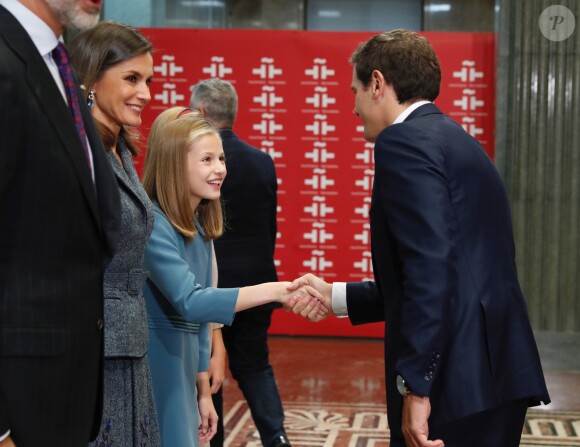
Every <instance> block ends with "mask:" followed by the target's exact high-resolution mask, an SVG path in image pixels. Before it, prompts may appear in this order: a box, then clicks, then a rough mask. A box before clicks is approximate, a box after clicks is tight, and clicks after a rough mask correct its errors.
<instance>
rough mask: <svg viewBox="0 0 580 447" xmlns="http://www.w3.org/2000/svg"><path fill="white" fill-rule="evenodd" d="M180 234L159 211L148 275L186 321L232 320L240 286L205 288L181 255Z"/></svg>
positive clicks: (147, 262) (147, 258) (147, 251)
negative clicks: (198, 281) (197, 280)
mask: <svg viewBox="0 0 580 447" xmlns="http://www.w3.org/2000/svg"><path fill="white" fill-rule="evenodd" d="M178 237H179V236H178V235H177V233H176V232H175V231H174V230H173V227H172V226H171V224H170V223H169V222H168V221H167V219H166V218H165V216H163V215H162V214H160V213H156V214H155V223H154V224H153V232H152V234H151V237H150V238H149V241H148V243H147V246H146V248H145V259H144V263H143V265H144V269H145V270H148V271H149V279H150V280H151V281H152V282H153V283H154V284H155V286H156V287H157V288H158V289H159V291H160V292H161V293H162V294H163V296H164V297H165V298H166V299H167V300H168V301H169V303H170V304H171V305H172V306H173V308H174V309H175V310H176V311H177V312H178V313H179V314H180V315H181V316H182V317H183V319H185V320H186V321H189V322H191V323H207V322H211V321H214V322H218V323H224V324H231V323H232V321H233V319H234V309H235V306H236V301H237V299H238V291H239V289H237V288H233V289H214V288H211V287H208V288H205V289H204V288H203V287H202V286H201V285H200V284H199V283H197V282H196V280H195V275H194V274H193V272H191V270H190V269H189V265H188V264H187V262H186V261H185V260H184V259H183V258H182V257H181V254H180V251H179V245H178V239H177V238H178Z"/></svg>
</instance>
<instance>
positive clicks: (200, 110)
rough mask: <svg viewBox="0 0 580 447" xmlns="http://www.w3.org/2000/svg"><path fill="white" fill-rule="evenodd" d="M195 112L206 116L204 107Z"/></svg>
mask: <svg viewBox="0 0 580 447" xmlns="http://www.w3.org/2000/svg"><path fill="white" fill-rule="evenodd" d="M197 110H198V111H199V113H200V115H201V116H206V115H207V113H206V111H205V108H204V107H200V108H198V109H197Z"/></svg>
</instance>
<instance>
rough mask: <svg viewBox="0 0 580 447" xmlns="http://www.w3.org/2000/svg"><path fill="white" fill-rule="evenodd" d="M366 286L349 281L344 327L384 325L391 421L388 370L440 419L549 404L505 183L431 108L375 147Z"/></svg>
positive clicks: (391, 392) (386, 133)
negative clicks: (370, 276) (517, 403)
mask: <svg viewBox="0 0 580 447" xmlns="http://www.w3.org/2000/svg"><path fill="white" fill-rule="evenodd" d="M370 222H371V246H372V253H373V267H374V275H375V281H376V282H375V283H359V284H356V283H349V284H348V285H347V306H348V312H349V318H350V319H351V322H352V323H353V324H361V323H366V322H372V321H380V320H383V321H385V322H386V334H385V349H386V353H385V355H386V361H385V363H386V388H387V407H388V415H389V424H390V427H391V430H392V431H393V434H394V435H395V436H399V437H400V436H401V435H400V427H401V409H402V398H401V396H400V394H399V393H398V392H397V388H396V380H395V378H396V375H398V374H400V375H401V376H402V377H403V378H404V379H405V380H406V381H407V384H408V386H409V388H410V389H411V390H412V391H414V392H415V393H417V394H420V395H424V396H429V397H430V401H431V406H432V413H431V418H430V424H432V425H433V426H434V425H438V424H441V423H444V422H448V421H452V420H455V419H458V418H461V417H463V416H466V415H469V414H473V413H476V412H480V411H484V410H488V409H493V408H495V407H497V406H499V405H501V404H502V403H507V402H510V401H513V400H516V399H520V398H528V397H529V398H530V405H532V404H537V403H538V401H540V400H541V401H544V402H549V396H548V392H547V390H546V385H545V382H544V377H543V373H542V369H541V365H540V360H539V356H538V351H537V348H536V344H535V341H534V338H533V334H532V329H531V326H530V323H529V319H528V316H527V308H526V303H525V301H524V298H523V296H522V292H521V290H520V286H519V283H518V278H517V272H516V265H515V252H514V240H513V233H512V224H511V217H510V210H509V204H508V199H507V194H506V191H505V187H504V184H503V182H502V180H501V178H500V176H499V174H498V172H497V170H496V169H495V167H494V165H493V163H492V162H491V160H490V159H489V158H488V156H487V155H486V154H485V152H484V150H483V148H482V147H481V145H480V144H479V143H478V142H477V141H476V140H475V139H474V138H472V137H471V136H470V135H468V134H467V133H466V132H465V131H464V130H463V128H462V127H461V126H459V125H458V124H457V123H455V122H454V121H453V120H451V119H450V118H448V117H446V116H445V115H443V114H442V113H441V111H440V110H439V109H438V108H437V107H436V106H435V105H433V104H426V105H423V106H421V107H419V108H418V109H416V110H415V111H414V112H413V113H411V115H410V116H409V117H408V118H407V120H405V122H403V123H400V124H395V125H392V126H389V127H387V128H386V129H384V130H383V131H382V132H381V134H380V135H379V136H378V139H377V141H376V143H375V179H374V186H373V193H372V202H371V210H370Z"/></svg>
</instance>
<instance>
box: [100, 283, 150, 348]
mask: <svg viewBox="0 0 580 447" xmlns="http://www.w3.org/2000/svg"><path fill="white" fill-rule="evenodd" d="M147 342H148V340H147V311H146V308H145V300H144V298H143V295H141V294H138V295H130V294H128V293H127V292H123V291H119V290H106V291H105V357H137V358H140V357H143V356H144V355H145V354H146V352H147Z"/></svg>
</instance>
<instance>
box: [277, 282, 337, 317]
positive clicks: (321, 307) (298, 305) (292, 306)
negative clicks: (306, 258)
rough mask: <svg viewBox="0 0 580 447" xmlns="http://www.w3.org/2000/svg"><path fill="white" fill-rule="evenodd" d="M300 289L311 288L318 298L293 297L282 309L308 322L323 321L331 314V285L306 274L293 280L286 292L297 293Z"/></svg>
mask: <svg viewBox="0 0 580 447" xmlns="http://www.w3.org/2000/svg"><path fill="white" fill-rule="evenodd" d="M300 287H312V288H314V289H315V290H316V291H317V292H318V296H317V297H312V296H302V297H300V296H298V295H293V296H291V297H290V298H289V299H288V300H287V301H286V302H285V303H284V309H285V310H286V311H292V312H293V313H295V314H297V315H300V316H302V317H304V318H306V319H307V320H310V321H314V322H319V321H322V320H324V319H325V318H326V317H327V316H328V315H329V314H330V313H331V312H332V284H329V283H327V282H324V281H323V280H322V279H320V278H318V277H316V276H314V275H312V274H311V273H308V274H306V275H304V276H302V277H300V278H298V279H295V280H294V281H293V282H292V284H290V286H288V290H290V291H298V290H299V288H300Z"/></svg>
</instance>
